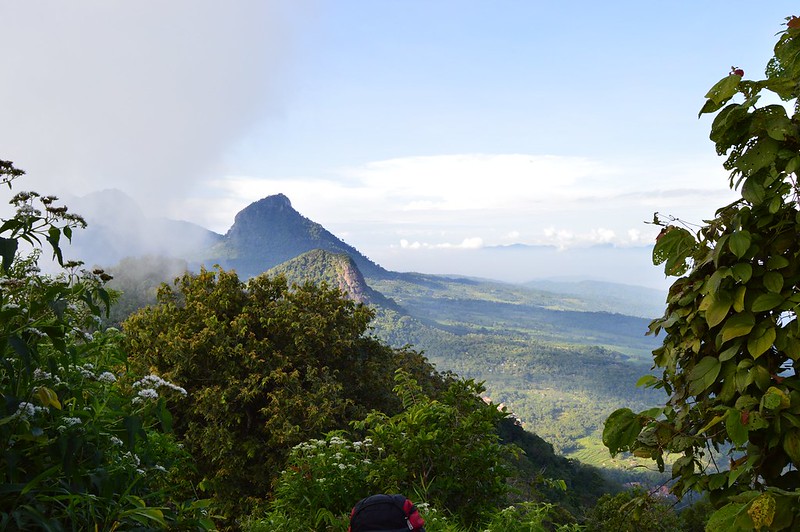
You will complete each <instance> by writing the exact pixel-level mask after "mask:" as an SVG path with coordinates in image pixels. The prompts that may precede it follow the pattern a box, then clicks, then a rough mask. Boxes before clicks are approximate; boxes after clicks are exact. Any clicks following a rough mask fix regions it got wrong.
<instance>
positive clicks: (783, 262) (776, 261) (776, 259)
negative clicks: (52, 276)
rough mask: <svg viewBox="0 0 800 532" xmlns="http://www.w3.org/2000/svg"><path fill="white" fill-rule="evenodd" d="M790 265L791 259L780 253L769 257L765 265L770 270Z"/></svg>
mask: <svg viewBox="0 0 800 532" xmlns="http://www.w3.org/2000/svg"><path fill="white" fill-rule="evenodd" d="M788 265H789V259H787V258H786V257H781V256H780V255H773V256H771V257H770V258H768V259H767V263H766V264H765V266H766V267H767V269H768V270H780V269H781V268H785V267H787V266H788Z"/></svg>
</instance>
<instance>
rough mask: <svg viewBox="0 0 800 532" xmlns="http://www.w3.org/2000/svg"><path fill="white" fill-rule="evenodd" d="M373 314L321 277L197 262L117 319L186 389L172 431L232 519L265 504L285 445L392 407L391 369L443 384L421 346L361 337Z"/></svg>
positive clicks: (135, 347)
mask: <svg viewBox="0 0 800 532" xmlns="http://www.w3.org/2000/svg"><path fill="white" fill-rule="evenodd" d="M371 317H372V313H371V311H370V310H369V309H368V308H366V307H364V306H363V305H360V304H356V303H355V302H353V301H350V300H347V299H345V298H344V297H343V296H342V294H341V292H339V291H338V290H333V289H329V288H327V286H319V287H318V286H315V285H313V284H304V285H302V286H294V287H292V288H290V287H289V286H288V285H287V283H286V280H285V279H284V278H283V277H268V276H261V277H256V278H253V279H251V280H250V281H249V282H248V283H247V284H245V283H243V282H241V281H240V280H239V279H238V277H237V275H236V274H235V273H234V272H226V271H224V270H218V271H216V272H211V271H206V270H203V271H201V272H200V273H199V274H198V275H191V274H188V273H187V274H185V275H184V276H183V277H181V278H179V279H178V280H176V283H175V288H174V289H173V288H171V287H169V286H167V285H164V286H162V288H161V289H160V292H159V304H158V305H157V306H154V307H150V308H147V309H143V310H141V311H139V312H138V313H137V314H134V315H133V316H131V317H130V318H129V319H128V320H127V321H126V322H125V323H124V328H125V330H126V333H127V338H128V340H129V345H130V352H131V357H132V361H133V363H134V364H135V365H136V366H137V367H141V368H154V369H156V370H157V371H158V372H159V373H160V374H162V375H164V376H165V377H166V378H169V379H170V380H173V381H174V382H178V383H181V385H183V386H185V387H186V389H187V390H188V391H189V399H188V400H187V401H185V402H182V403H181V404H179V405H177V408H176V410H175V416H174V427H175V430H176V432H177V433H178V434H179V435H180V436H181V438H182V439H183V441H184V442H185V445H186V448H187V449H188V450H189V451H190V452H191V453H192V455H193V456H194V457H195V458H196V460H197V463H198V464H199V466H198V467H199V470H200V471H199V475H198V477H197V480H198V481H199V482H201V486H202V487H204V488H205V489H206V490H208V491H209V492H210V493H212V494H213V497H214V500H215V501H216V503H217V504H218V505H219V507H220V508H221V510H222V511H223V512H224V513H225V514H226V515H228V516H231V517H234V516H239V515H244V514H246V513H249V512H250V511H251V510H252V509H253V508H256V507H257V506H258V505H259V504H261V503H263V502H264V500H265V498H266V496H267V495H268V494H269V493H270V491H271V486H272V482H273V480H274V479H275V477H276V476H277V473H278V472H279V471H280V470H281V469H283V466H284V462H285V460H286V457H287V455H288V454H289V451H290V449H291V448H292V447H293V446H295V445H297V444H299V443H301V442H303V441H306V440H308V439H309V438H316V437H319V436H321V435H322V434H324V433H325V432H328V431H331V430H335V429H341V428H345V427H346V426H347V423H348V422H349V421H350V420H352V419H359V418H361V417H363V416H364V415H366V414H367V412H369V411H370V410H372V409H379V410H381V411H385V412H395V411H397V410H399V408H400V403H399V400H398V399H397V398H396V397H395V396H394V395H393V394H392V391H391V390H392V375H393V372H394V370H395V369H397V368H398V367H405V368H407V369H408V370H409V371H411V372H413V374H414V376H415V378H418V379H419V380H420V382H422V383H423V385H424V386H425V388H426V389H428V390H434V389H435V387H436V386H441V379H440V378H439V377H438V376H437V375H436V374H435V372H434V371H433V368H432V367H431V366H430V365H429V364H427V362H425V360H424V358H423V357H422V356H421V355H419V354H417V353H415V352H413V351H409V350H402V349H401V350H393V349H390V348H388V347H387V346H385V345H384V344H381V343H380V342H378V341H377V340H375V339H374V338H370V337H367V336H365V332H366V330H367V325H368V323H369V321H370V319H371Z"/></svg>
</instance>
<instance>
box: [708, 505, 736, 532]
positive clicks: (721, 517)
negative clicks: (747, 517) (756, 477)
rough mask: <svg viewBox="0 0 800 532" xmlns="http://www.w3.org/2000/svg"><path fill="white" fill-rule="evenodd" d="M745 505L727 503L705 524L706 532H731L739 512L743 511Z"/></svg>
mask: <svg viewBox="0 0 800 532" xmlns="http://www.w3.org/2000/svg"><path fill="white" fill-rule="evenodd" d="M744 509H745V505H744V504H739V503H733V502H731V503H728V504H726V505H725V506H723V507H722V508H720V509H719V510H717V511H716V512H714V513H713V514H711V517H709V519H708V523H706V532H731V531H732V530H735V528H734V526H733V524H734V522H735V521H736V517H737V516H738V515H739V512H742V511H744Z"/></svg>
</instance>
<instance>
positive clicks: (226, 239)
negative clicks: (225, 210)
mask: <svg viewBox="0 0 800 532" xmlns="http://www.w3.org/2000/svg"><path fill="white" fill-rule="evenodd" d="M313 249H324V250H326V251H330V252H333V253H344V254H346V255H348V256H350V257H351V258H352V259H353V261H354V262H355V263H356V264H357V265H358V267H359V269H360V270H361V271H362V272H363V273H364V274H365V275H370V276H375V277H385V276H387V275H389V272H388V271H386V270H385V269H383V268H381V267H380V266H378V265H377V264H375V263H374V262H373V261H371V260H370V259H368V258H367V257H365V256H364V255H362V254H361V253H360V252H359V251H358V250H357V249H355V248H354V247H352V246H350V245H349V244H347V243H345V242H344V241H342V240H341V239H339V238H337V237H336V236H334V235H333V234H332V233H331V232H330V231H328V230H327V229H325V228H324V227H322V226H321V225H320V224H318V223H316V222H313V221H311V220H309V219H308V218H306V217H305V216H303V215H301V214H300V213H299V212H297V211H296V210H295V209H294V208H293V207H292V203H291V201H289V198H287V197H286V196H285V195H283V194H276V195H273V196H268V197H266V198H263V199H260V200H258V201H256V202H254V203H251V204H250V205H248V206H247V207H245V208H244V209H242V210H241V211H239V213H238V214H237V215H236V218H235V220H234V223H233V225H232V226H231V228H230V229H229V230H228V232H227V233H225V235H224V236H223V238H222V239H221V240H220V241H219V242H218V243H216V244H215V245H214V246H212V247H211V248H210V249H208V250H206V251H205V252H204V254H205V259H206V260H205V262H206V263H207V264H215V263H216V264H220V265H221V266H223V267H224V268H228V269H235V270H236V271H237V272H238V273H239V275H241V276H242V277H243V278H247V277H252V276H254V275H258V274H260V273H262V272H264V271H266V270H268V269H270V268H272V267H274V266H277V265H278V264H281V263H283V262H285V261H287V260H290V259H292V258H294V257H297V256H298V255H302V254H303V253H305V252H307V251H311V250H313Z"/></svg>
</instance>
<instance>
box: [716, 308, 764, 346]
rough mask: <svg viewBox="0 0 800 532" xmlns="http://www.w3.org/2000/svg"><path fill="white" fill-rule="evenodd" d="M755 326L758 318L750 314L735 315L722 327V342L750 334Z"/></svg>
mask: <svg viewBox="0 0 800 532" xmlns="http://www.w3.org/2000/svg"><path fill="white" fill-rule="evenodd" d="M755 324H756V318H755V316H753V314H751V313H750V312H740V313H738V314H734V315H733V316H731V317H730V318H728V319H727V320H726V321H725V325H723V326H722V342H723V343H724V342H727V341H728V340H732V339H734V338H738V337H740V336H744V335H746V334H750V331H752V330H753V326H754V325H755Z"/></svg>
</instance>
